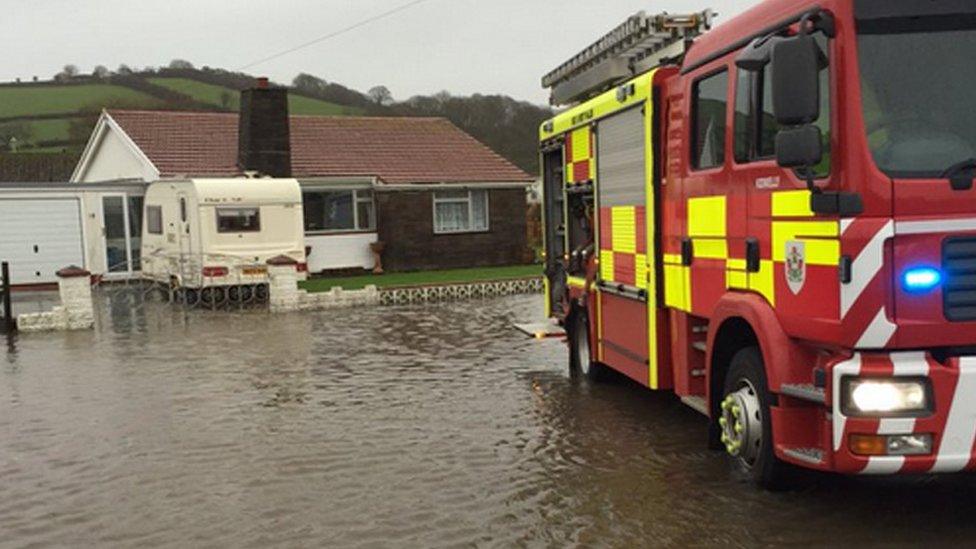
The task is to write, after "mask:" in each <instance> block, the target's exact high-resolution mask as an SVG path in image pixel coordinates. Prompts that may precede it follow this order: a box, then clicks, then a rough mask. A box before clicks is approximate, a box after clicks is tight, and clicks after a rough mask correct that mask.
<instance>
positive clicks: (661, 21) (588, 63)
mask: <svg viewBox="0 0 976 549" xmlns="http://www.w3.org/2000/svg"><path fill="white" fill-rule="evenodd" d="M716 15H717V14H716V13H715V12H713V11H712V10H710V9H709V10H705V11H702V12H698V13H691V14H687V15H671V14H668V13H667V12H665V13H662V14H659V15H647V14H646V13H644V12H643V11H642V12H639V13H637V14H636V15H633V16H631V17H630V18H628V19H627V21H625V22H624V23H623V24H622V25H620V26H618V27H617V28H615V29H613V30H612V31H610V32H609V33H608V34H607V35H606V36H604V37H603V38H600V39H599V40H597V41H596V42H594V43H593V44H592V45H590V46H589V47H588V48H586V49H584V50H583V51H581V52H580V53H578V54H577V55H576V56H574V57H573V58H572V59H570V60H569V61H567V62H565V63H563V64H562V65H560V66H559V67H558V68H556V69H555V70H553V71H552V72H550V73H549V74H547V75H545V76H544V77H543V78H542V87H543V88H551V90H552V91H551V96H550V99H549V102H550V103H551V104H553V105H568V104H571V103H577V102H580V101H585V100H587V99H589V98H591V97H594V96H596V95H598V94H600V93H602V92H604V91H606V90H608V89H610V88H612V87H613V86H615V85H617V84H619V83H621V82H623V81H625V80H628V79H630V78H632V77H634V76H636V75H638V74H641V73H644V72H647V71H649V70H651V69H653V68H654V67H657V66H659V65H662V64H664V63H666V62H668V61H669V60H672V59H680V58H681V57H682V56H683V55H684V54H685V52H686V51H687V49H688V47H689V46H690V45H691V41H692V40H694V39H695V37H696V36H699V35H701V34H703V33H705V32H706V31H708V30H709V29H711V27H712V21H713V20H714V19H715V17H716Z"/></svg>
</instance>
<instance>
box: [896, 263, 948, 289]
mask: <svg viewBox="0 0 976 549" xmlns="http://www.w3.org/2000/svg"><path fill="white" fill-rule="evenodd" d="M902 283H903V284H904V286H905V291H907V292H916V293H917V292H927V291H929V290H931V289H933V288H935V287H936V286H938V285H939V284H941V283H942V273H941V272H939V270H938V269H933V268H932V267H916V268H914V269H908V270H907V271H905V274H904V276H902Z"/></svg>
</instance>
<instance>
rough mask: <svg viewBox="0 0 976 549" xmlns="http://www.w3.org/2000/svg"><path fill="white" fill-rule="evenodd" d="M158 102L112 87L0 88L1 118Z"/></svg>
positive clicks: (86, 85) (122, 88) (157, 100)
mask: <svg viewBox="0 0 976 549" xmlns="http://www.w3.org/2000/svg"><path fill="white" fill-rule="evenodd" d="M160 104H161V102H160V100H159V99H156V98H155V97H152V96H151V95H147V94H144V93H142V92H138V91H135V90H132V89H129V88H124V87H122V86H114V85H112V84H79V85H65V86H10V87H0V117H3V118H7V117H14V116H32V115H38V114H56V113H73V112H78V111H81V110H85V109H95V110H99V109H101V107H102V106H103V105H120V106H129V105H131V106H141V107H155V106H158V105H160Z"/></svg>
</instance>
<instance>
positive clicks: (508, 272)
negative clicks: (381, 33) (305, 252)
mask: <svg viewBox="0 0 976 549" xmlns="http://www.w3.org/2000/svg"><path fill="white" fill-rule="evenodd" d="M530 276H542V265H516V266H514V267H483V268H476V269H451V270H446V271H417V272H411V273H387V274H382V275H363V276H347V277H325V278H313V279H311V280H307V281H305V282H302V283H300V284H299V285H300V286H301V287H302V288H304V289H306V290H308V291H310V292H327V291H329V290H331V289H332V288H333V287H334V286H339V287H341V288H343V289H345V290H361V289H363V288H365V287H366V286H369V285H375V286H376V287H378V288H393V287H401V286H424V285H428V284H452V283H464V282H486V281H493V280H509V279H513V278H527V277H530Z"/></svg>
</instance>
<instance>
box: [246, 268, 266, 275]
mask: <svg viewBox="0 0 976 549" xmlns="http://www.w3.org/2000/svg"><path fill="white" fill-rule="evenodd" d="M242 272H243V273H244V274H245V275H247V276H259V275H266V274H268V268H267V267H244V268H243V269H242Z"/></svg>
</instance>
